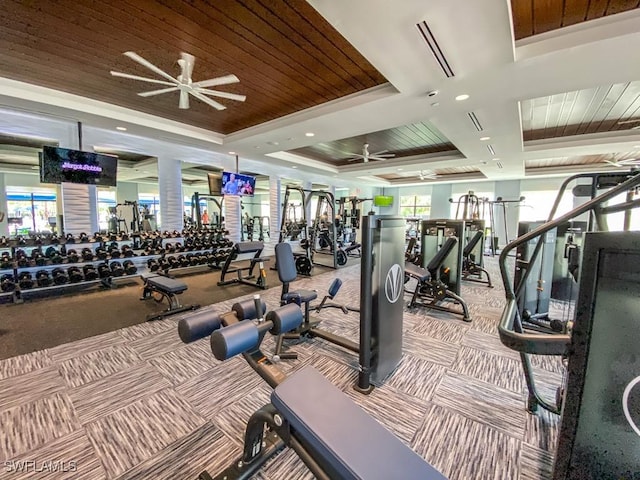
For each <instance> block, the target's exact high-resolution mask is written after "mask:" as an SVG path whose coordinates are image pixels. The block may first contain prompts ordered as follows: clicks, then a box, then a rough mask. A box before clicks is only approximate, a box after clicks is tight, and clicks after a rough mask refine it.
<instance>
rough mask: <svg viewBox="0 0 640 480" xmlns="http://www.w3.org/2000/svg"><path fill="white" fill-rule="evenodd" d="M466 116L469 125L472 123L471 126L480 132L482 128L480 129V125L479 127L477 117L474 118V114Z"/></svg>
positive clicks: (470, 113)
mask: <svg viewBox="0 0 640 480" xmlns="http://www.w3.org/2000/svg"><path fill="white" fill-rule="evenodd" d="M467 115H469V120H471V123H473V126H474V127H476V130H478V131H479V132H481V131H482V130H483V128H482V125H480V121H479V120H478V117H476V114H475V112H468V113H467Z"/></svg>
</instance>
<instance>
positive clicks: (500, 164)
mask: <svg viewBox="0 0 640 480" xmlns="http://www.w3.org/2000/svg"><path fill="white" fill-rule="evenodd" d="M496 165H497V166H498V168H504V167H503V166H502V162H496Z"/></svg>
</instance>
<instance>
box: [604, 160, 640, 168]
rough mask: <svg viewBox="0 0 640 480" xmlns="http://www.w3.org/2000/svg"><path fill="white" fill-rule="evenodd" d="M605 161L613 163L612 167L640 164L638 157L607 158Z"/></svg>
mask: <svg viewBox="0 0 640 480" xmlns="http://www.w3.org/2000/svg"><path fill="white" fill-rule="evenodd" d="M605 163H608V164H609V165H613V166H614V167H637V166H638V165H640V158H628V159H626V160H607V159H605Z"/></svg>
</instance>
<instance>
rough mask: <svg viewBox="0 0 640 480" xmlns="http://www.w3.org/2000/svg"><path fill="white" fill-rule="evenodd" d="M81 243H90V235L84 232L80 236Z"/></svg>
mask: <svg viewBox="0 0 640 480" xmlns="http://www.w3.org/2000/svg"><path fill="white" fill-rule="evenodd" d="M78 239H79V242H80V243H89V241H90V240H89V235H87V234H86V233H84V232H82V233H81V234H80V235H79V236H78Z"/></svg>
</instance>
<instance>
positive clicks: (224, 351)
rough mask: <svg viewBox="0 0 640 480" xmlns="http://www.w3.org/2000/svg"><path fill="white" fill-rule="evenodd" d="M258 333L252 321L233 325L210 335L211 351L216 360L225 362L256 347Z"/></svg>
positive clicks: (258, 339)
mask: <svg viewBox="0 0 640 480" xmlns="http://www.w3.org/2000/svg"><path fill="white" fill-rule="evenodd" d="M259 341H260V333H259V331H258V326H257V325H256V324H255V323H253V322H252V321H244V322H240V323H235V324H233V325H230V326H228V327H225V328H223V329H221V330H216V331H215V332H213V333H212V334H211V351H212V352H213V356H214V357H216V358H217V359H218V360H226V359H228V358H231V357H233V356H234V355H237V354H239V353H242V352H246V351H247V350H250V349H252V348H254V347H256V346H257V345H258V342H259Z"/></svg>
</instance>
